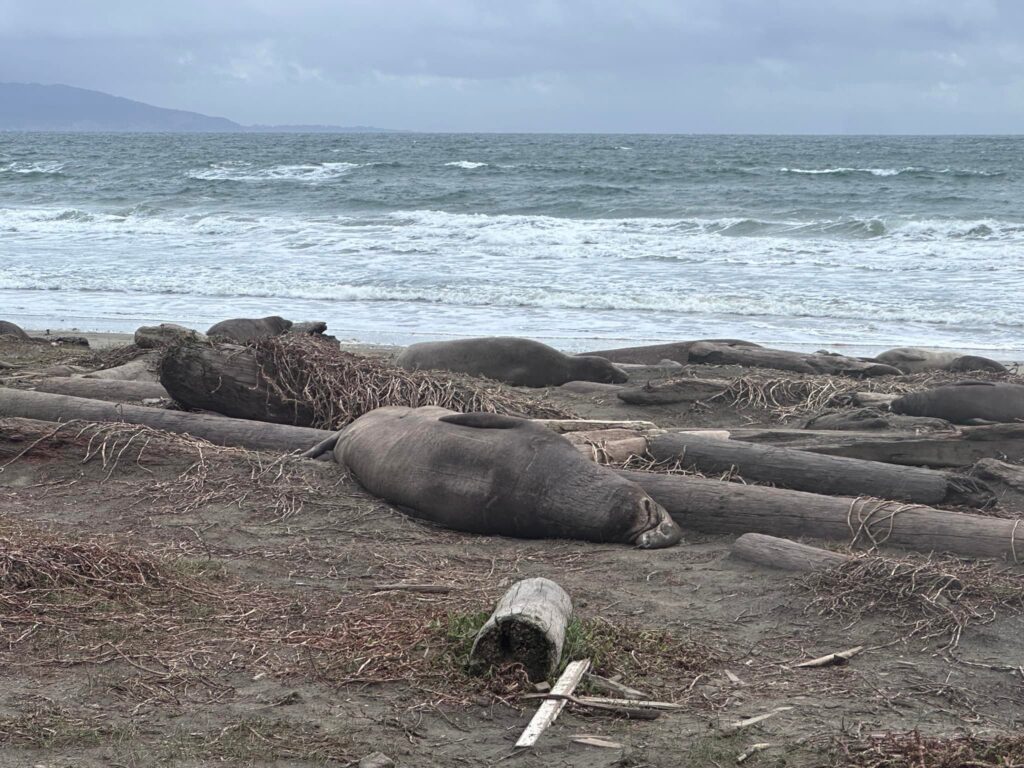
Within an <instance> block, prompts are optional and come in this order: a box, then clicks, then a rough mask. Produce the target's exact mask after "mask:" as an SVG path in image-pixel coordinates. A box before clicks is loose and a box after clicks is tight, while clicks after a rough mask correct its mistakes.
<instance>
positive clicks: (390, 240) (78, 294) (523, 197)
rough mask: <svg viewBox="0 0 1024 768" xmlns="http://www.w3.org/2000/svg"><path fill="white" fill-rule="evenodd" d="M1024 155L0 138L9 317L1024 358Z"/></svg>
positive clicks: (866, 140)
mask: <svg viewBox="0 0 1024 768" xmlns="http://www.w3.org/2000/svg"><path fill="white" fill-rule="evenodd" d="M1022 257H1024V137H1022V138H1018V137H740V136H603V135H581V136H552V135H536V136H533V135H510V136H501V135H426V134H346V135H323V134H318V135H102V134H100V135H87V134H78V135H76V134H67V135H61V134H15V133H8V134H3V133H0V318H3V319H9V320H13V321H15V322H18V323H19V324H22V325H24V326H26V327H29V328H45V327H53V328H56V327H62V328H70V327H76V328H79V329H81V330H132V329H134V328H135V327H137V326H138V325H140V324H144V323H153V322H160V321H172V322H179V323H183V324H186V325H190V326H193V327H197V328H200V329H203V328H205V327H207V326H209V325H210V324H212V323H213V322H215V321H217V320H220V319H223V318H226V317H233V316H234V317H237V316H243V317H246V316H248V317H251V316H263V315H268V314H280V315H284V316H286V317H289V318H292V319H295V320H326V321H327V322H328V323H329V326H330V329H331V331H332V332H333V333H334V334H335V335H338V336H339V337H342V338H346V339H358V340H361V341H368V342H380V343H409V342H412V341H417V340H425V339H433V338H445V337H457V336H478V335H488V334H505V335H524V336H530V337H534V338H538V339H544V340H547V341H548V342H549V343H552V344H554V345H555V346H559V347H562V348H564V349H568V350H582V349H587V348H597V347H608V346H612V345H618V344H632V343H647V342H657V341H662V340H675V339H689V338H700V337H719V336H727V337H739V338H745V339H750V340H753V341H757V342H761V343H765V344H774V345H778V346H782V347H788V348H794V349H818V348H824V347H827V348H833V349H840V350H844V351H848V352H851V353H853V352H865V351H877V350H879V349H881V348H885V347H890V346H897V345H922V346H931V347H940V348H948V347H955V348H962V349H967V350H972V351H976V352H980V353H986V354H990V355H991V356H996V357H1003V358H1009V359H1017V357H1021V355H1020V353H1021V352H1024V299H1022V297H1024V264H1022Z"/></svg>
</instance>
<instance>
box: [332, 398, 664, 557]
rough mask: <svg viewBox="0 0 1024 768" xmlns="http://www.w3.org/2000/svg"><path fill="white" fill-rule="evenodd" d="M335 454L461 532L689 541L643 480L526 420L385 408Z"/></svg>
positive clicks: (369, 480) (346, 435)
mask: <svg viewBox="0 0 1024 768" xmlns="http://www.w3.org/2000/svg"><path fill="white" fill-rule="evenodd" d="M334 458H335V460H336V461H337V462H338V464H340V465H341V466H343V467H345V468H346V469H348V470H349V471H350V472H351V473H352V474H353V475H354V476H355V477H356V479H357V480H358V481H359V483H360V484H361V485H362V486H363V487H364V488H366V490H368V491H369V492H370V493H372V494H374V495H376V496H379V497H381V498H382V499H385V500H387V501H389V502H391V503H393V504H395V505H397V506H400V507H405V508H407V509H409V510H411V511H412V512H413V514H414V515H415V516H417V517H420V518H423V519H425V520H430V521H432V522H435V523H439V524H441V525H444V526H446V527H448V528H454V529H456V530H459V531H467V532H469V533H484V534H491V535H499V536H514V537H517V538H528V539H539V538H561V539H585V540H587V541H601V542H621V543H624V544H635V545H636V546H638V547H641V548H644V549H655V548H659V547H668V546H671V545H673V544H675V543H677V542H678V541H679V540H680V539H681V538H682V532H681V531H680V530H679V527H678V526H677V525H676V524H675V522H674V521H673V520H672V518H671V517H669V515H668V513H667V512H666V511H665V510H664V509H663V508H662V507H661V506H659V505H658V504H657V503H656V502H655V501H654V500H653V499H651V497H650V496H648V495H647V494H646V493H645V492H644V491H643V490H641V489H640V486H638V485H636V484H635V483H632V482H630V481H629V480H626V479H625V478H622V477H620V476H618V475H617V474H615V473H614V472H612V471H611V470H609V469H606V468H604V467H602V466H600V465H598V464H595V463H593V462H591V461H588V460H587V459H586V458H584V456H583V455H582V454H581V453H580V452H579V451H578V450H577V449H576V448H575V447H574V446H573V445H572V444H571V443H570V442H569V441H568V440H565V439H564V438H562V437H560V436H559V435H556V434H555V433H554V432H551V431H550V430H548V429H547V428H546V427H543V426H541V425H539V424H534V423H533V422H531V421H529V420H527V419H517V418H514V417H512V416H499V415H497V414H493V413H455V412H453V411H449V410H447V409H445V408H438V407H436V406H426V407H422V408H407V407H405V406H391V407H387V408H378V409H377V410H375V411H371V412H370V413H367V414H365V415H363V416H360V417H359V418H358V419H356V420H355V421H354V422H352V423H351V424H350V425H349V426H348V427H346V428H345V429H344V430H342V432H341V434H340V435H339V437H338V442H337V444H336V445H335V447H334Z"/></svg>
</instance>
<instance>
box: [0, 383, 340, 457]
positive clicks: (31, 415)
mask: <svg viewBox="0 0 1024 768" xmlns="http://www.w3.org/2000/svg"><path fill="white" fill-rule="evenodd" d="M0 416H21V417H24V418H28V419H39V420H41V421H72V420H75V419H78V420H81V421H111V422H127V423H129V424H143V425H145V426H147V427H152V428H154V429H163V430H166V431H168V432H177V433H179V434H189V435H192V436H194V437H201V438H203V439H204V440H209V441H210V442H211V443H216V444H217V445H230V446H235V447H238V448H248V449H250V450H254V451H255V450H267V451H280V452H282V453H290V452H292V451H297V450H305V449H307V448H309V447H310V446H313V445H316V444H317V443H318V442H320V441H321V440H324V439H326V438H328V437H331V435H332V433H331V432H328V431H326V430H322V429H310V428H308V427H292V426H287V425H284V424H267V423H265V422H259V421H247V420H245V419H230V418H228V417H226V416H214V415H210V414H205V413H184V412H182V411H165V410H163V409H161V408H147V407H145V406H140V405H122V404H114V403H106V402H103V401H101V400H90V399H87V398H84V397H70V396H68V395H53V394H49V393H46V392H28V391H24V390H17V389H2V388H0Z"/></svg>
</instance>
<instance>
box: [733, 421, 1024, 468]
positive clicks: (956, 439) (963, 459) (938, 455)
mask: <svg viewBox="0 0 1024 768" xmlns="http://www.w3.org/2000/svg"><path fill="white" fill-rule="evenodd" d="M730 431H731V433H732V436H733V437H734V438H735V439H737V440H743V441H746V442H750V443H763V444H766V445H784V446H787V447H789V448H797V449H799V450H801V451H811V452H813V453H825V454H829V455H831V456H848V457H850V458H854V459H866V460H868V461H883V462H886V463H888V464H902V465H905V466H924V467H966V466H970V465H971V464H974V463H975V462H976V461H978V459H986V458H997V459H1005V460H1009V461H1020V460H1022V459H1024V424H996V425H993V426H987V427H960V428H958V429H957V430H956V431H955V432H949V433H945V432H943V433H935V434H931V435H919V434H915V433H912V432H892V433H886V434H885V435H880V434H878V433H877V432H835V431H829V430H818V431H815V430H800V429H752V428H738V429H733V430H730Z"/></svg>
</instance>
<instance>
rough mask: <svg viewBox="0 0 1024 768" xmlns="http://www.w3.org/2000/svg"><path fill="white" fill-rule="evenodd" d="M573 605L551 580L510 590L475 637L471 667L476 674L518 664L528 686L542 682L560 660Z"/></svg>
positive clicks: (519, 584)
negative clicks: (521, 668)
mask: <svg viewBox="0 0 1024 768" xmlns="http://www.w3.org/2000/svg"><path fill="white" fill-rule="evenodd" d="M571 617H572V600H570V599H569V595H568V594H566V592H565V590H564V589H562V588H561V587H560V586H558V585H557V584H556V583H555V582H553V581H551V580H549V579H542V578H536V579H524V580H523V581H519V582H516V583H515V584H513V585H512V587H511V589H509V590H508V592H506V593H505V594H504V596H503V597H502V598H501V600H499V601H498V605H497V606H496V607H495V609H494V613H492V614H491V617H490V618H489V619H488V620H487V623H486V624H484V626H483V627H482V628H481V629H480V631H479V632H478V633H477V636H476V640H474V642H473V650H472V652H471V653H470V657H469V658H470V666H471V667H472V668H473V669H476V670H478V671H487V670H488V669H490V668H491V667H501V666H503V665H505V664H509V663H519V664H522V665H523V668H524V669H525V670H526V675H527V677H529V679H530V680H533V681H535V682H539V681H541V680H546V679H547V678H548V677H549V676H550V675H551V674H552V673H553V672H554V671H555V670H556V669H557V668H558V662H559V660H560V659H561V658H562V644H563V643H564V642H565V631H566V629H567V628H568V626H569V619H570V618H571Z"/></svg>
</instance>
